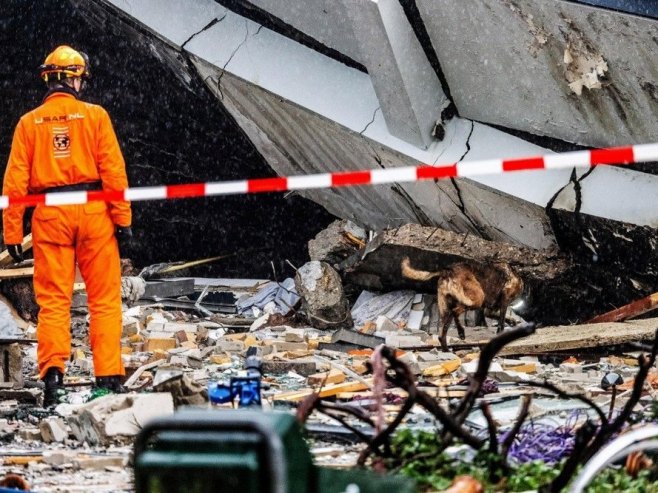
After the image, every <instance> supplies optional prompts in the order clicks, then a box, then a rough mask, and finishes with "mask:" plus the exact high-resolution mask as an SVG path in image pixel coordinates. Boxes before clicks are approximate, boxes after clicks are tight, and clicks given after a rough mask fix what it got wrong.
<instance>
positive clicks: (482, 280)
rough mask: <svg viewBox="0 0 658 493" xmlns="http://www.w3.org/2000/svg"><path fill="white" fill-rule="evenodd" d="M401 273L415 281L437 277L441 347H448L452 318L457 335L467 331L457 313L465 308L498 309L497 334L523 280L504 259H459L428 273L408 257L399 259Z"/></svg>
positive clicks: (518, 293) (444, 349)
mask: <svg viewBox="0 0 658 493" xmlns="http://www.w3.org/2000/svg"><path fill="white" fill-rule="evenodd" d="M400 266H401V268H402V275H403V276H404V277H406V278H408V279H413V280H415V281H429V280H431V279H434V278H435V277H436V278H438V281H437V286H436V300H437V304H438V308H439V326H440V327H441V334H440V336H439V340H440V342H441V349H442V350H443V351H447V350H448V344H447V341H446V335H447V332H448V327H449V326H450V322H451V321H452V320H454V321H455V325H456V326H457V334H458V335H459V338H460V339H462V340H464V339H465V338H466V334H465V333H464V327H463V325H462V324H461V322H460V321H459V316H460V315H461V314H462V313H464V312H465V311H466V310H475V309H484V308H491V309H494V310H498V311H499V316H498V330H497V332H496V333H497V334H498V333H500V332H502V331H503V328H504V327H505V315H506V313H507V307H508V306H509V304H510V302H511V301H512V300H514V299H515V298H516V297H518V296H519V295H520V294H521V293H522V292H523V280H522V279H521V278H520V277H519V276H518V275H516V274H515V273H514V271H513V270H512V268H511V267H510V266H509V264H508V263H506V262H492V263H489V264H486V265H481V264H477V263H470V262H468V263H467V262H459V263H455V264H452V265H450V266H448V267H446V268H445V269H442V270H439V271H436V272H428V271H424V270H418V269H414V268H413V267H411V262H410V260H409V257H405V258H404V259H402V262H401V265H400Z"/></svg>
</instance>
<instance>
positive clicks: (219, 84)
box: [217, 19, 263, 100]
mask: <svg viewBox="0 0 658 493" xmlns="http://www.w3.org/2000/svg"><path fill="white" fill-rule="evenodd" d="M261 27H263V26H260V27H259V28H258V30H257V31H256V32H255V33H254V36H255V35H256V34H258V33H259V32H260V29H261ZM244 31H245V32H244V39H243V40H242V42H241V43H240V44H239V45H238V46H236V47H235V50H233V53H231V56H230V57H228V60H226V63H225V64H224V66H223V67H222V71H221V72H220V73H219V77H218V78H217V90H218V91H219V99H220V100H223V99H224V93H223V92H222V77H223V76H224V74H225V73H226V67H228V64H229V63H231V60H233V57H234V56H235V55H236V54H237V53H238V50H239V49H240V48H242V46H243V45H244V44H245V43H246V42H247V39H248V38H249V21H248V20H247V19H245V21H244Z"/></svg>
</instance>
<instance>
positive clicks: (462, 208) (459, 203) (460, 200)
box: [434, 120, 489, 239]
mask: <svg viewBox="0 0 658 493" xmlns="http://www.w3.org/2000/svg"><path fill="white" fill-rule="evenodd" d="M474 130H475V122H474V121H472V120H471V130H470V131H469V132H468V136H467V137H466V150H465V151H464V154H462V155H461V157H460V158H459V159H458V160H457V163H461V162H462V161H463V160H464V158H465V157H466V155H467V154H468V153H469V152H471V137H473V131H474ZM437 182H438V180H434V183H437ZM450 183H452V186H453V188H454V189H455V192H457V199H458V201H454V200H452V198H451V197H450V196H449V195H448V199H449V200H450V201H451V202H452V203H453V204H454V205H455V207H457V208H458V209H459V210H460V211H461V213H462V215H463V216H464V217H465V218H466V220H467V221H468V222H469V223H470V224H471V226H473V228H475V231H477V232H478V234H479V235H480V236H481V237H482V238H484V239H489V237H488V235H486V234H485V232H484V231H483V230H482V229H481V227H480V225H479V224H478V223H477V222H476V221H475V220H474V219H473V218H472V217H471V216H469V214H468V212H466V203H465V202H464V198H463V197H462V191H461V189H460V188H459V185H458V184H457V180H456V179H455V178H450ZM439 190H440V189H439Z"/></svg>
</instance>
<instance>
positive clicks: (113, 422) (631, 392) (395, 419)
mask: <svg viewBox="0 0 658 493" xmlns="http://www.w3.org/2000/svg"><path fill="white" fill-rule="evenodd" d="M386 234H387V235H389V236H390V235H391V234H392V233H391V232H388V233H386ZM442 234H443V233H437V235H439V236H440V235H442ZM446 234H447V233H446ZM368 240H369V238H368V237H367V235H366V233H365V232H364V231H362V230H360V229H359V228H357V227H355V226H354V225H351V224H350V223H346V222H344V221H343V222H337V223H334V224H333V225H332V226H331V227H330V228H328V229H327V230H325V231H324V232H322V233H321V234H320V235H318V237H316V238H315V239H314V240H312V241H311V242H310V244H309V254H310V258H311V259H312V260H311V261H310V262H308V263H307V264H305V265H303V266H298V268H297V269H296V275H295V277H294V278H288V279H278V280H258V279H225V278H207V277H204V278H200V277H193V272H194V266H196V265H200V264H203V263H204V262H203V261H202V262H191V263H189V264H167V265H164V264H159V265H153V266H150V267H148V268H146V269H143V270H142V271H141V272H137V271H135V270H132V271H131V269H130V266H129V265H128V264H126V269H125V273H126V275H125V276H124V277H123V283H122V284H123V293H122V294H123V299H124V302H125V306H124V313H123V339H122V344H123V346H122V352H123V357H124V362H125V365H126V368H127V380H126V382H125V386H126V388H127V390H128V391H129V392H128V393H126V394H115V395H98V392H96V391H94V388H93V368H92V360H91V355H90V353H89V345H88V341H87V325H88V311H87V306H86V296H85V293H84V284H83V283H81V282H80V283H78V284H76V289H75V294H74V302H73V307H72V324H71V332H72V341H73V350H72V354H71V360H70V364H69V367H68V371H67V374H66V377H65V388H66V393H65V394H64V395H62V396H61V399H60V400H61V404H59V405H58V406H57V407H56V408H54V409H43V408H42V407H41V402H42V391H41V384H40V382H38V380H37V371H36V357H35V355H36V353H35V352H36V341H35V323H34V322H35V318H34V317H35V305H34V300H33V299H32V298H31V296H32V295H31V291H30V275H31V266H30V263H29V261H28V262H26V263H25V264H24V265H20V266H11V265H9V263H8V261H7V259H6V255H4V256H3V254H0V264H3V265H4V267H3V269H2V270H1V271H0V273H2V279H3V280H2V284H3V292H4V293H5V295H6V298H5V299H4V302H3V303H2V304H0V308H1V309H2V310H1V311H0V317H1V318H2V345H1V350H2V362H3V364H2V366H1V368H0V374H1V375H2V383H1V385H0V395H1V399H2V400H1V401H0V414H1V416H0V440H2V442H3V447H2V451H1V455H2V466H1V469H2V473H3V476H6V477H7V475H11V474H17V475H19V476H20V477H21V478H23V479H24V480H26V481H27V482H28V483H29V486H30V488H31V489H32V490H33V491H37V492H54V491H59V492H63V491H70V492H77V491H86V492H90V491H94V492H101V491H107V492H110V491H112V492H119V491H134V487H133V477H132V462H131V460H132V450H133V449H132V445H133V441H134V439H135V436H136V434H137V433H138V432H139V430H140V429H142V427H143V425H144V424H145V423H146V422H148V421H149V420H150V419H151V418H154V417H158V416H167V415H171V414H173V413H174V412H175V410H177V409H182V408H186V407H200V408H204V409H206V408H213V409H214V410H216V411H217V412H222V410H223V409H226V408H232V407H248V405H250V404H251V405H252V406H253V405H258V400H259V398H258V396H257V395H255V394H249V395H247V393H245V392H243V393H241V394H239V395H236V394H234V393H232V390H230V389H232V388H233V387H231V385H230V382H231V380H232V379H233V380H234V381H239V379H240V378H243V379H245V378H246V379H249V378H251V379H252V380H250V381H258V382H260V389H261V392H260V396H261V399H262V407H263V408H264V409H275V410H279V411H283V412H288V413H291V414H294V415H296V416H297V418H298V419H299V421H300V422H302V423H303V424H304V426H305V429H306V432H307V440H308V444H309V446H310V447H311V452H312V455H313V457H314V460H315V463H316V464H318V465H322V466H328V467H333V468H354V467H361V466H364V467H368V468H373V469H375V470H377V471H382V472H383V471H388V472H393V473H396V474H406V475H408V476H411V477H412V478H414V479H416V480H417V483H418V488H419V490H422V491H430V490H431V491H444V490H445V491H452V492H457V491H532V490H537V489H539V487H540V486H542V485H544V487H545V488H548V489H546V491H560V490H561V489H562V488H563V487H564V486H565V485H566V484H567V483H568V481H569V480H571V479H572V478H573V477H574V476H575V475H576V474H577V472H578V471H580V470H581V467H582V465H583V464H586V463H587V462H588V461H589V460H590V459H592V457H593V456H595V454H596V453H597V451H598V450H600V449H601V448H602V447H603V446H605V445H606V444H607V443H609V442H610V441H611V440H613V439H614V438H616V437H617V436H618V435H619V434H620V433H624V432H626V431H628V430H630V429H631V425H633V426H635V427H638V426H641V425H642V423H649V422H651V421H653V420H654V419H655V418H656V416H655V411H656V409H655V408H656V406H655V401H654V394H655V390H654V387H655V385H656V384H658V371H656V368H655V364H654V363H655V357H656V348H655V346H654V345H653V344H654V342H653V341H654V339H655V333H656V327H657V326H658V320H656V319H651V318H644V319H638V320H631V318H632V317H633V316H637V315H641V314H644V313H646V312H647V311H648V310H649V308H650V307H652V305H651V304H650V303H649V304H647V303H644V304H641V306H635V307H631V308H626V309H625V311H624V310H622V312H623V313H624V315H623V316H621V315H619V313H616V314H612V315H608V316H607V318H606V317H603V319H604V320H608V321H605V322H603V323H597V324H593V323H581V324H570V325H569V324H565V325H560V326H544V325H543V324H542V323H541V321H540V322H539V323H536V322H537V321H536V320H531V319H528V320H524V319H523V318H521V317H520V316H519V315H518V314H515V313H514V312H513V311H512V310H509V311H508V312H507V316H506V326H507V328H506V329H505V330H504V331H503V332H502V333H500V334H497V333H496V331H497V327H496V324H497V318H496V317H495V314H492V313H489V312H485V313H484V315H485V317H484V324H483V323H482V321H481V320H480V322H479V323H478V324H477V325H476V318H477V317H476V315H477V312H476V311H468V312H467V313H466V314H465V316H463V317H462V318H463V321H464V323H465V325H466V331H465V332H466V333H465V338H464V339H463V340H462V339H461V338H459V337H458V336H457V331H456V330H455V329H454V328H452V327H451V328H450V329H449V331H448V338H447V342H448V347H449V350H448V351H444V350H442V348H441V345H440V340H439V334H438V330H437V327H438V323H439V320H438V318H439V315H438V309H437V304H436V295H435V294H431V293H432V292H433V291H434V288H431V289H422V288H423V286H421V285H418V286H413V285H409V284H408V280H406V281H405V280H404V279H403V278H402V276H399V275H398V280H397V287H398V289H395V284H396V281H395V275H396V272H398V273H399V262H400V258H401V257H402V255H403V254H404V255H407V256H410V257H411V258H412V259H413V260H415V261H416V262H417V264H418V265H421V266H424V267H425V268H429V267H428V265H427V263H428V262H434V265H435V266H436V269H438V268H441V267H443V265H442V261H441V260H436V258H434V259H433V258H432V257H431V255H430V254H429V253H428V252H430V251H431V250H432V249H431V248H429V249H427V248H426V249H425V250H423V251H422V252H421V253H420V254H419V250H414V248H420V247H421V246H423V245H424V246H425V247H427V245H428V243H427V242H426V243H423V244H422V245H421V243H422V242H419V243H417V244H416V245H412V246H409V245H407V246H406V247H400V248H401V250H400V251H401V253H400V254H399V255H397V254H395V249H394V248H393V249H391V250H390V251H389V253H388V259H389V260H388V264H386V262H384V261H383V260H382V256H381V254H382V248H384V247H382V240H381V237H380V238H379V239H378V238H377V237H375V238H374V239H370V241H368ZM464 241H466V240H465V239H464ZM473 241H475V239H473ZM430 243H431V242H430ZM498 246H500V245H498ZM485 247H487V248H491V249H492V250H491V252H492V255H493V254H494V250H495V248H494V247H496V245H495V244H488V245H484V246H480V247H479V248H474V249H473V250H472V252H475V253H472V255H473V256H474V257H475V256H476V255H479V256H480V257H479V258H471V259H470V260H478V261H480V262H482V261H483V257H482V255H483V254H482V252H484V251H486V248H485ZM28 248H29V246H28ZM373 252H375V253H373ZM377 252H379V253H378V254H377ZM391 252H393V253H391ZM446 252H447V253H446ZM461 252H462V253H461V255H462V256H465V257H468V256H469V252H471V251H470V250H469V249H468V248H462V250H461ZM478 252H479V253H478ZM496 252H497V255H498V258H499V259H500V258H501V257H505V259H506V260H507V261H508V262H510V265H512V266H513V268H515V269H516V270H517V271H518V272H520V273H521V274H522V276H523V277H524V278H525V279H526V280H527V281H528V282H527V284H529V285H530V286H533V281H532V280H531V278H532V276H533V275H534V276H535V277H534V279H535V281H534V282H539V281H538V280H539V279H542V278H543V279H544V280H545V279H548V278H550V279H551V282H552V283H553V285H558V281H557V279H559V273H560V272H565V271H568V268H567V267H565V264H564V262H565V260H564V259H561V258H559V257H551V255H549V254H548V253H537V254H536V255H535V257H534V258H531V257H528V256H527V255H521V254H518V252H516V251H513V249H512V247H510V248H509V249H508V250H507V251H501V250H500V249H498V250H496ZM439 253H440V255H439V256H441V255H442V256H443V257H444V258H445V259H446V260H444V263H449V262H454V261H455V260H459V259H457V258H456V253H454V252H452V253H451V252H450V251H449V249H448V247H447V246H446V245H445V244H444V245H443V247H442V248H441V249H440V251H439ZM368 255H370V256H371V257H372V256H375V257H377V255H379V257H377V260H376V261H375V262H374V263H373V264H371V265H368V264H367V261H368ZM515 259H516V260H515ZM467 260H469V259H468V258H467ZM540 261H541V262H544V263H541V262H540ZM373 266H374V267H373ZM181 273H185V274H186V275H185V276H182V275H179V274H181ZM189 273H192V275H189V276H188V275H187V274H189ZM382 280H384V281H382ZM368 283H369V285H370V286H371V287H370V289H365V288H364V287H363V286H364V284H368ZM413 287H417V288H419V290H418V291H417V290H416V289H412V288H413ZM435 292H436V291H434V293H435ZM542 296H543V297H544V301H543V303H546V301H545V298H546V294H545V292H544V294H543V295H542ZM524 299H526V301H527V299H530V294H529V293H528V291H527V290H526V291H525V292H524ZM536 299H537V298H536V297H535V302H536ZM513 306H516V307H517V309H518V306H519V305H518V304H517V305H513ZM552 308H553V310H556V311H558V310H560V306H559V304H558V303H556V304H555V305H554V306H553V307H552ZM547 310H548V308H547V307H543V308H542V309H541V310H538V309H537V308H536V307H534V309H532V310H528V309H527V308H526V312H524V311H523V310H522V309H518V311H519V312H520V313H540V312H546V311H547ZM624 320H625V321H624ZM254 372H256V373H254ZM261 377H262V378H261ZM240 381H242V380H240ZM227 389H229V390H228V391H227ZM227 392H228V394H227ZM536 461H539V462H536ZM617 468H618V469H619V468H620V470H621V472H619V474H618V475H617V476H610V474H611V473H610V472H606V473H605V474H608V476H602V475H599V478H598V481H599V483H601V484H603V483H607V484H608V485H610V484H616V485H617V486H616V487H615V488H621V489H615V488H613V489H612V490H605V489H602V490H600V491H622V490H624V491H649V490H648V489H647V488H648V487H647V485H648V484H649V482H648V481H649V479H647V478H651V477H652V475H653V474H654V471H653V469H652V462H651V459H650V458H649V457H648V456H645V455H644V454H643V453H641V452H638V453H637V454H635V455H633V456H632V460H629V461H628V463H627V464H626V465H625V466H624V465H623V464H622V465H621V466H620V465H618V466H617ZM620 474H621V475H623V477H622V476H620ZM457 476H460V478H459V479H455V477H457ZM601 478H604V479H601ZM6 479H7V478H6ZM9 480H11V478H9V479H8V481H9ZM453 480H455V484H454V485H453V486H450V485H451V483H452V482H453ZM624 481H625V482H624ZM643 481H644V483H643ZM7 484H9V483H7ZM476 484H480V485H481V486H480V487H481V488H484V489H477V488H478V486H474V485H476ZM593 484H596V482H594V483H593ZM622 484H623V485H625V486H623V487H622V486H619V485H622ZM0 485H2V483H0ZM548 485H552V486H548ZM462 487H463V488H467V487H468V488H473V489H459V488H462ZM447 488H449V489H447ZM632 488H639V489H636V490H633V489H632ZM597 491H599V490H597Z"/></svg>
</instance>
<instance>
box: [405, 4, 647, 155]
mask: <svg viewBox="0 0 658 493" xmlns="http://www.w3.org/2000/svg"><path fill="white" fill-rule="evenodd" d="M417 5H418V9H419V11H420V13H421V17H422V19H423V22H424V24H425V27H426V28H427V31H428V33H429V36H430V39H431V40H432V45H433V48H434V50H435V51H436V53H437V55H438V58H439V60H440V62H441V67H442V70H443V73H444V74H445V77H446V80H447V82H448V84H449V86H450V92H451V96H452V98H453V100H454V101H455V104H456V105H457V108H458V109H459V113H460V115H461V116H463V117H465V118H470V119H474V120H477V121H481V122H487V123H493V124H497V125H502V126H505V127H509V128H515V129H518V130H523V131H525V132H529V133H532V134H537V135H545V136H550V137H553V138H558V139H562V140H565V141H568V142H575V143H578V144H583V145H591V146H599V147H604V146H612V145H627V144H634V143H647V142H655V141H656V140H658V127H657V126H656V125H655V121H656V115H658V86H657V85H656V83H655V81H656V79H657V77H658V75H657V71H656V68H655V67H656V65H655V48H656V39H658V21H655V20H653V19H645V18H641V17H637V16H633V15H628V14H623V13H619V12H613V11H608V10H603V9H598V8H594V7H589V6H585V5H580V4H574V3H571V2H565V1H561V0H556V1H552V2H546V1H544V0H514V1H512V0H471V1H468V2H464V1H463V0H417Z"/></svg>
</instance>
